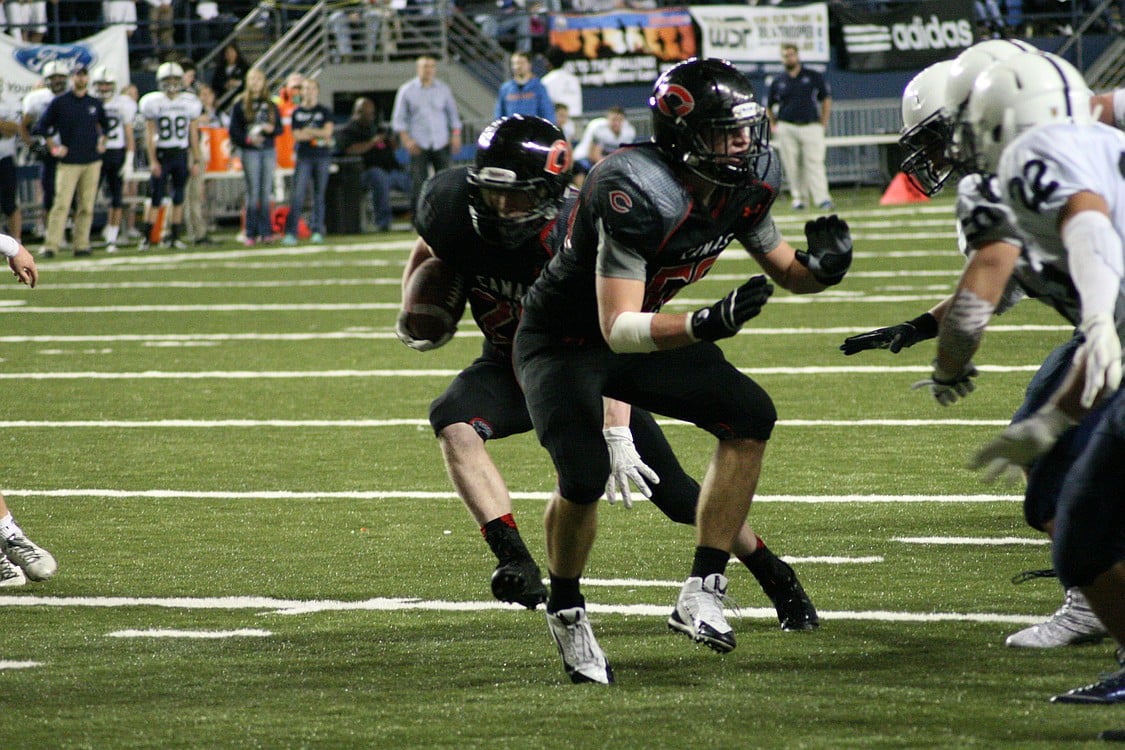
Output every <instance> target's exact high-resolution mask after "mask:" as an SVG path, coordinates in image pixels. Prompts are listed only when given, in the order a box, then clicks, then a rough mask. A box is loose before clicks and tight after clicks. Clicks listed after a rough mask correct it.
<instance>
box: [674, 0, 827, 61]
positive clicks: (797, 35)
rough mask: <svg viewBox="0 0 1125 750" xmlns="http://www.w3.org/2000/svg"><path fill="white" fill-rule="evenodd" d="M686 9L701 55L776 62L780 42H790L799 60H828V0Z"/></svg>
mask: <svg viewBox="0 0 1125 750" xmlns="http://www.w3.org/2000/svg"><path fill="white" fill-rule="evenodd" d="M689 10H690V11H691V15H692V18H693V19H694V20H695V22H696V23H697V24H699V36H700V42H701V50H700V51H701V56H702V57H720V58H723V59H725V60H730V61H731V62H732V63H735V64H737V63H763V62H767V63H776V62H778V61H780V60H781V45H782V44H783V43H792V44H796V45H797V49H798V50H800V54H801V61H802V62H813V63H826V62H828V57H829V47H828V4H827V3H814V4H812V5H801V6H796V7H789V8H778V7H756V8H752V7H749V6H746V5H693V6H691V7H690V8H689Z"/></svg>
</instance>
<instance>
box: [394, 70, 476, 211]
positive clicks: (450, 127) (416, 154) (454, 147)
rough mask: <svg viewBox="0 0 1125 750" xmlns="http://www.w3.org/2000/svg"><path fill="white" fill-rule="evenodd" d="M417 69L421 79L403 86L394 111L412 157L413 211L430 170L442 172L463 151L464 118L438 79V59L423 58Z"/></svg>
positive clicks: (399, 135)
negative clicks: (462, 132)
mask: <svg viewBox="0 0 1125 750" xmlns="http://www.w3.org/2000/svg"><path fill="white" fill-rule="evenodd" d="M416 70H417V73H418V75H417V76H415V77H414V78H412V79H410V80H409V81H407V82H406V83H404V84H402V85H401V86H399V88H398V91H397V92H396V93H395V103H394V109H393V110H392V112H391V124H392V126H393V127H394V130H395V132H396V133H398V138H399V142H400V143H401V144H402V146H403V148H405V149H406V151H407V153H408V154H410V180H411V187H410V207H411V211H413V210H414V207H415V206H416V205H417V204H418V193H419V191H420V190H421V189H422V183H424V182H425V181H426V178H427V177H429V176H430V168H431V167H432V168H433V170H434V171H435V172H440V171H441V170H443V169H445V168H446V167H448V166H449V165H450V162H451V161H452V156H453V155H454V154H457V153H458V152H459V151H460V150H461V116H460V115H459V114H458V113H457V103H456V102H455V101H454V100H453V92H452V91H451V90H450V89H449V86H448V85H447V84H446V83H445V82H444V81H440V80H438V78H437V58H435V57H434V56H433V55H429V54H425V55H420V56H419V57H418V60H417V62H416Z"/></svg>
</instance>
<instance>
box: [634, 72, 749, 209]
mask: <svg viewBox="0 0 1125 750" xmlns="http://www.w3.org/2000/svg"><path fill="white" fill-rule="evenodd" d="M648 106H649V109H651V110H652V133H653V139H654V140H655V141H656V144H657V145H658V146H659V147H660V148H661V149H663V150H664V152H665V153H667V154H668V155H669V156H671V157H672V159H673V160H674V161H676V162H677V163H680V164H683V165H684V166H686V167H687V168H688V169H690V170H691V171H692V172H695V173H696V174H698V175H699V176H700V177H703V178H704V179H705V180H708V181H710V182H713V183H715V184H717V185H725V186H728V187H735V186H738V185H741V184H743V183H745V182H747V181H749V180H753V179H758V178H760V177H761V176H762V175H763V174H764V173H765V171H766V169H768V164H769V162H768V158H769V133H770V129H769V120H768V118H767V117H766V110H765V108H764V107H763V106H762V105H761V104H759V103H758V102H757V101H756V100H755V99H754V88H753V86H752V85H751V84H750V81H749V79H747V78H746V76H744V75H743V74H742V73H740V72H739V71H738V70H737V69H736V68H735V67H734V66H733V65H731V64H730V63H728V62H726V61H725V60H716V59H712V58H707V59H700V58H694V57H693V58H692V59H690V60H685V61H684V62H682V63H679V64H677V65H675V66H674V67H672V68H670V69H669V70H667V71H666V72H665V73H664V74H663V75H661V76H660V77H659V78H658V79H656V84H655V85H654V86H653V89H652V96H651V97H650V98H649V100H648ZM740 130H741V131H743V134H744V136H745V140H747V141H748V142H749V143H748V145H747V147H746V149H745V150H736V151H733V152H732V151H728V148H729V147H730V145H731V133H732V131H740ZM736 148H738V146H737V145H736ZM763 158H764V159H765V160H766V161H764V165H763Z"/></svg>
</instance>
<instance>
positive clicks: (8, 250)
mask: <svg viewBox="0 0 1125 750" xmlns="http://www.w3.org/2000/svg"><path fill="white" fill-rule="evenodd" d="M0 253H3V254H4V256H5V257H8V258H14V257H16V256H17V255H19V254H20V243H19V242H17V241H16V238H15V237H9V236H8V235H6V234H0Z"/></svg>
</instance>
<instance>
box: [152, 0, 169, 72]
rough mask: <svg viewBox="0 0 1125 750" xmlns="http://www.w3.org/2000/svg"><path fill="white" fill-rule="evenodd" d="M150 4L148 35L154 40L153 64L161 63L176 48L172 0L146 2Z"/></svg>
mask: <svg viewBox="0 0 1125 750" xmlns="http://www.w3.org/2000/svg"><path fill="white" fill-rule="evenodd" d="M145 2H147V3H148V34H149V37H151V39H152V57H153V58H154V59H153V60H152V61H151V62H160V60H162V59H163V58H164V56H165V55H167V54H169V53H171V52H172V50H173V49H175V46H176V40H175V38H174V32H175V29H174V27H173V10H172V0H145Z"/></svg>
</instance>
